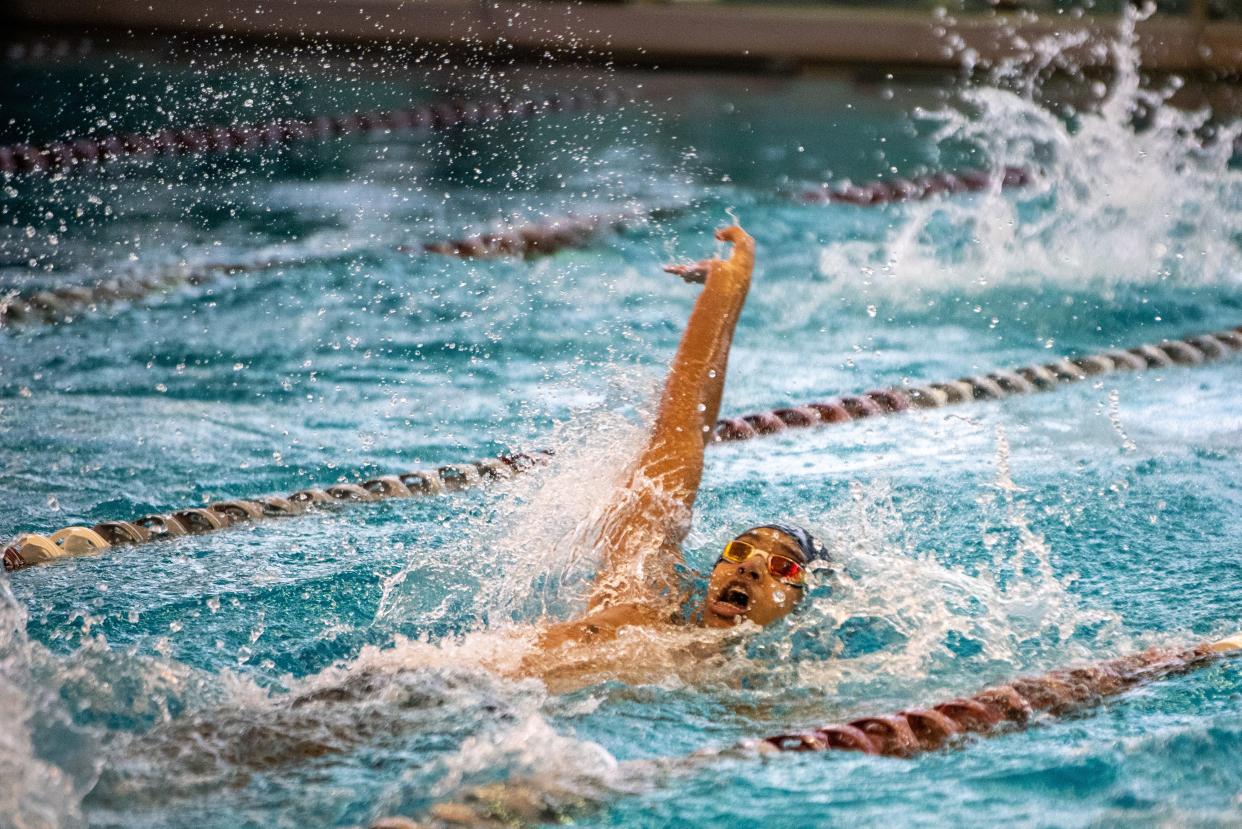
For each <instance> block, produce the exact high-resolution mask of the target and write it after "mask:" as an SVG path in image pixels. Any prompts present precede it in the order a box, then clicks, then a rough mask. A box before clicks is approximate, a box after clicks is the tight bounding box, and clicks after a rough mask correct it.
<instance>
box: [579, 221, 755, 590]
mask: <svg viewBox="0 0 1242 829" xmlns="http://www.w3.org/2000/svg"><path fill="white" fill-rule="evenodd" d="M716 238H718V239H721V240H723V241H727V242H730V243H732V245H733V250H732V253H731V255H730V256H729V258H728V259H727V260H722V259H718V258H716V259H711V260H708V261H706V262H703V263H700V264H699V265H696V266H688V267H677V268H671V269H670V270H671V271H672V272H674V273H677V274H679V275H681V276H682V277H683V278H685V279H687V281H700V277H701V280H702V281H703V291H702V293H700V294H699V297H698V299H697V300H696V301H695V303H694V310H693V311H691V313H690V320H689V322H687V324H686V330H685V332H684V333H683V334H682V338H681V343H680V345H679V346H678V347H677V354H676V355H675V356H674V357H673V362H672V365H671V366H670V368H669V373H668V378H667V379H666V380H665V383H664V391H663V394H662V395H661V397H660V403H659V407H658V409H657V411H656V418H655V422H654V424H653V425H652V428H651V434H650V437H648V439H647V443H646V445H645V447H644V448H643V451H642V454H641V455H640V456H639V458H638V461H637V463H636V464H635V466H634V469H633V472H632V474H631V476H630V478H629V480H628V481H627V482H626V486H625V488H624V490H623V491H622V493H621V495H620V496H619V497H618V498H617V500H616V501H614V502H613V503H612V504H611V505H610V506H609V507H608V509H607V510H606V512H605V516H604V522H603V527H602V538H601V542H602V545H603V551H604V552H603V560H602V561H601V566H600V570H599V573H598V575H597V576H596V590H595V593H594V595H593V596H592V599H591V607H592V608H593V609H594V608H595V607H597V606H599V605H600V604H604V603H613V602H616V601H627V600H632V599H635V598H641V597H642V594H648V595H649V594H650V593H652V592H656V593H661V592H666V591H667V589H668V588H669V587H670V585H671V582H672V579H671V574H672V570H673V565H675V564H677V563H679V562H680V560H681V551H680V549H679V548H678V545H679V544H680V543H681V541H682V539H683V538H684V537H685V534H686V532H687V530H688V523H689V514H690V509H691V508H692V507H693V506H694V501H695V498H696V496H697V495H698V491H699V482H700V481H701V479H702V477H703V449H704V447H705V446H706V444H707V441H708V440H709V439H710V438H711V429H712V426H713V425H714V424H715V422H716V418H717V416H718V415H719V412H720V399H721V395H722V393H723V390H724V382H725V371H726V368H727V367H728V360H729V347H730V345H731V344H732V342H733V332H734V330H735V328H736V326H737V320H738V317H739V316H740V315H741V312H742V306H743V305H744V304H745V302H746V295H747V293H748V292H749V290H750V279H751V272H752V271H753V269H754V264H755V242H754V239H752V238H751V237H750V236H749V235H748V234H747V233H746V232H745V231H744V230H742V228H740V227H738V226H736V225H734V226H732V227H726V228H722V229H721V230H718V231H716ZM651 484H654V488H653V487H652V486H651ZM655 546H659V547H660V548H661V556H660V558H661V559H662V560H661V561H660V562H658V563H655V564H656V566H654V567H652V568H651V569H650V571H649V572H648V571H647V570H646V568H645V567H644V566H643V564H644V563H643V561H642V559H643V557H644V554H645V553H646V552H649V551H650V550H651V549H653V547H655Z"/></svg>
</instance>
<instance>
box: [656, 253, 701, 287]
mask: <svg viewBox="0 0 1242 829" xmlns="http://www.w3.org/2000/svg"><path fill="white" fill-rule="evenodd" d="M711 266H712V260H710V259H704V260H702V261H700V262H695V263H694V264H693V265H665V266H664V272H665V273H671V274H672V275H673V276H680V277H681V278H682V279H684V280H685V281H686V282H689V283H690V284H692V285H702V284H703V283H704V282H706V281H707V274H708V272H709V271H710V270H711Z"/></svg>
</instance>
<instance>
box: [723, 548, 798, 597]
mask: <svg viewBox="0 0 1242 829" xmlns="http://www.w3.org/2000/svg"><path fill="white" fill-rule="evenodd" d="M756 554H758V555H761V556H764V557H765V558H766V559H767V560H768V572H769V573H771V574H772V576H773V577H775V578H778V579H780V580H781V581H783V582H785V583H786V584H791V585H794V586H795V587H802V586H804V585H805V584H806V568H805V567H803V566H802V563H801V562H799V561H795V560H794V559H792V558H790V557H789V556H784V555H781V554H780V553H769V552H765V551H764V550H760V549H759V548H757V547H755V546H754V545H753V544H748V543H746V542H745V541H730V542H729V543H728V544H726V545H725V548H724V552H722V553H721V554H720V557H721V558H722V559H723V560H725V561H728V562H731V563H733V564H741V563H742V562H743V561H745V560H746V559H748V558H750V557H751V556H753V555H756Z"/></svg>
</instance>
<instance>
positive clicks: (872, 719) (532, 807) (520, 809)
mask: <svg viewBox="0 0 1242 829" xmlns="http://www.w3.org/2000/svg"><path fill="white" fill-rule="evenodd" d="M1239 652H1242V633H1237V634H1234V635H1233V636H1230V637H1228V638H1225V639H1219V640H1216V641H1213V642H1204V643H1202V644H1199V645H1196V646H1193V647H1170V648H1150V649H1148V650H1146V651H1143V652H1141V653H1135V654H1129V655H1127V656H1122V657H1118V658H1115V659H1109V660H1105V661H1101V662H1096V663H1093V664H1087V665H1084V666H1081V667H1077V668H1067V669H1061V670H1054V671H1050V672H1049V673H1046V674H1043V675H1041V676H1035V677H1023V678H1020V679H1016V680H1013V681H1011V682H1008V683H1006V684H1003V685H998V686H993V687H991V688H987V689H985V690H983V691H980V692H979V693H977V694H975V695H974V696H971V697H959V698H956V699H951V700H946V701H944V702H940V703H937V704H935V705H930V706H927V707H925V708H908V709H905V710H903V711H898V712H897V713H895V714H882V715H877V716H869V717H860V718H858V719H855V720H851V721H849V722H844V723H835V724H832V725H825V726H820V727H818V728H812V729H809V730H806V731H798V732H793V733H789V734H778V735H775V736H772V737H764V738H762V739H746V740H741V741H739V742H737V743H735V744H733V745H731V746H727V747H723V748H706V749H703V750H700V751H697V752H695V753H693V754H690V755H685V756H682V757H667V758H655V759H643V760H629V761H625V762H623V763H621V764H620V765H618V766H617V767H616V768H615V769H613V773H614V775H615V778H616V781H617V785H613V783H612V781H611V780H573V779H572V778H569V779H566V780H563V781H561V780H549V779H548V778H546V777H544V776H538V777H532V778H522V777H518V778H516V779H511V780H510V781H509V782H500V783H489V784H485V785H482V786H476V787H474V788H472V789H469V790H467V791H466V792H465V793H464V794H463V795H462V796H459V797H458V798H457V799H454V800H452V801H448V802H439V803H434V804H432V806H431V807H430V809H429V810H428V811H427V813H426V814H425V815H422V816H420V818H419V819H418V820H414V819H412V818H409V817H403V816H398V815H387V816H384V817H379V818H376V819H375V820H373V821H371V822H370V823H369V824H367V826H368V829H449V828H450V827H458V826H531V825H535V824H540V825H542V824H557V823H576V822H578V820H580V819H582V818H584V817H585V815H586V813H587V812H588V811H593V810H596V809H599V808H602V807H603V806H604V805H605V804H606V802H607V801H608V800H609V799H610V798H611V797H612V796H615V795H617V794H632V793H633V792H634V791H635V786H636V784H639V782H640V781H647V782H648V783H657V782H658V783H660V784H665V783H667V782H668V779H669V777H670V775H674V774H675V775H682V774H688V773H692V772H695V771H697V770H700V769H701V768H702V766H703V765H704V764H707V763H712V762H715V761H717V760H719V759H720V758H722V757H729V758H742V759H747V758H755V757H756V756H759V757H763V756H772V755H779V754H782V753H795V752H798V753H802V752H829V751H842V752H857V753H860V754H868V755H872V756H876V757H889V758H901V759H908V758H912V757H916V756H918V755H920V754H925V753H928V752H933V751H941V750H945V749H952V748H959V747H963V746H965V745H967V744H968V741H969V740H971V739H973V738H978V737H993V736H997V735H1000V734H1006V733H1012V732H1014V731H1017V730H1019V729H1022V728H1026V727H1030V726H1034V725H1037V724H1039V723H1042V722H1045V721H1047V720H1048V719H1049V718H1051V717H1063V716H1066V715H1069V714H1073V713H1077V712H1081V711H1083V710H1085V709H1087V708H1088V707H1091V706H1095V705H1100V704H1103V703H1104V702H1105V700H1107V699H1109V698H1111V697H1115V696H1118V695H1120V694H1123V693H1125V692H1126V691H1129V690H1132V689H1134V688H1136V687H1138V686H1140V685H1145V684H1148V683H1151V682H1156V681H1158V680H1161V679H1165V678H1168V677H1171V676H1176V675H1180V674H1186V673H1190V672H1191V671H1195V670H1199V669H1202V668H1205V667H1207V666H1209V665H1213V664H1216V663H1218V662H1220V661H1222V660H1224V659H1227V658H1230V657H1236V656H1237V655H1238V654H1239ZM773 759H774V758H773Z"/></svg>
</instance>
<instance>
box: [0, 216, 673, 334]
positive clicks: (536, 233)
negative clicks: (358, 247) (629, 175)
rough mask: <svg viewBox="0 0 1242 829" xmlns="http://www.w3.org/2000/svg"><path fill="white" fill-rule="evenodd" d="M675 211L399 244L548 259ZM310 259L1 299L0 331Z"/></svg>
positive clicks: (186, 270)
mask: <svg viewBox="0 0 1242 829" xmlns="http://www.w3.org/2000/svg"><path fill="white" fill-rule="evenodd" d="M672 209H673V208H660V209H658V210H642V209H638V208H635V209H633V210H622V211H615V212H612V213H600V214H591V215H575V214H570V215H566V216H551V217H547V218H544V219H541V220H539V221H534V222H526V223H522V224H513V225H510V226H508V227H505V228H502V229H497V230H494V231H486V232H481V233H478V234H475V235H472V236H463V237H457V238H451V239H448V240H444V241H431V242H423V243H419V244H407V245H398V246H396V247H395V248H394V250H396V251H397V252H398V253H404V254H409V255H412V256H421V255H440V256H454V257H458V258H462V259H474V258H490V257H496V256H525V257H535V256H546V255H550V254H553V253H556V252H557V251H559V250H562V249H564V248H569V247H581V246H584V245H585V244H587V243H588V242H589V241H590V240H591V239H592V238H593V237H595V236H598V235H599V234H601V233H604V232H607V231H618V230H622V229H624V228H626V227H631V226H633V225H636V224H639V223H641V222H643V221H646V220H648V219H649V218H651V217H653V216H655V215H657V214H667V213H669V212H670V211H671V210H672ZM306 261H307V256H305V255H300V256H285V257H271V258H267V259H259V260H255V261H250V262H246V261H237V262H205V263H200V264H197V265H189V264H185V263H183V264H180V265H176V266H172V267H168V268H165V269H161V270H155V271H151V272H149V273H145V274H141V273H135V274H129V275H124V276H118V277H112V278H109V279H105V280H102V281H100V282H98V283H96V284H94V285H72V286H65V287H60V288H53V289H50V290H49V289H43V290H37V291H27V292H24V293H23V292H15V293H12V294H10V295H8V296H0V327H5V326H13V325H17V324H21V325H30V324H59V323H65V322H69V321H72V320H74V319H76V318H78V317H80V316H82V315H83V314H86V313H89V312H92V311H96V310H98V309H99V308H100V307H101V306H107V305H111V304H113V303H118V302H135V301H139V300H144V299H147V298H149V297H152V296H155V295H158V294H163V293H168V292H170V291H174V290H177V289H179V288H183V287H187V286H189V287H198V286H201V285H207V284H209V283H213V282H217V281H219V280H221V279H223V278H225V277H229V276H238V275H241V274H250V273H258V272H262V271H271V270H276V269H279V268H287V267H292V266H296V265H298V264H301V263H304V262H306Z"/></svg>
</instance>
